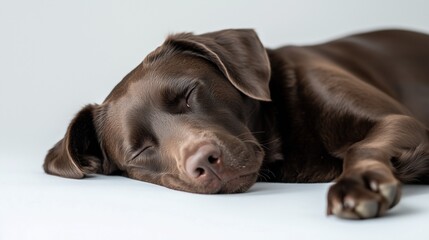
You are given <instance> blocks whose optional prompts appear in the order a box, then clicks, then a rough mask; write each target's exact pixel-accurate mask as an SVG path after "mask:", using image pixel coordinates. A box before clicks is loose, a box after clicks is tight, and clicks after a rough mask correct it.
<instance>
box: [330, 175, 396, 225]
mask: <svg viewBox="0 0 429 240" xmlns="http://www.w3.org/2000/svg"><path fill="white" fill-rule="evenodd" d="M400 196H401V185H400V183H399V181H398V180H396V179H395V178H394V177H393V176H391V177H390V176H389V177H385V176H383V174H379V173H377V172H366V173H363V174H361V176H359V177H357V176H354V177H343V178H341V179H340V180H339V181H338V182H337V183H335V184H334V185H333V186H331V188H330V189H329V192H328V215H331V214H334V215H336V216H338V217H341V218H348V219H366V218H374V217H378V216H381V215H383V214H385V213H386V211H387V210H388V209H390V208H392V207H393V206H395V205H396V204H397V203H398V202H399V199H400Z"/></svg>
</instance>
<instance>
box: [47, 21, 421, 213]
mask: <svg viewBox="0 0 429 240" xmlns="http://www.w3.org/2000/svg"><path fill="white" fill-rule="evenodd" d="M428 128H429V36H428V35H425V34H422V33H416V32H409V31H402V30H386V31H377V32H370V33H363V34H358V35H354V36H349V37H345V38H341V39H338V40H335V41H331V42H328V43H324V44H320V45H314V46H303V47H299V46H286V47H282V48H278V49H267V48H264V46H263V45H262V44H261V42H260V40H259V38H258V36H257V35H256V33H255V32H254V31H253V30H249V29H232V30H223V31H218V32H211V33H206V34H201V35H194V34H191V33H181V34H175V35H171V36H169V37H168V38H167V39H166V40H165V42H164V43H163V44H162V45H161V46H160V47H158V48H157V49H156V50H155V51H153V52H152V53H150V54H149V55H148V56H147V57H146V58H145V59H144V60H143V62H142V63H141V64H140V65H138V66H137V67H136V68H135V69H134V70H132V71H131V72H130V73H129V74H128V75H126V76H125V77H124V79H123V80H122V81H121V82H119V84H118V85H117V86H116V87H115V88H114V89H113V90H112V92H111V93H110V94H109V95H108V96H107V98H106V100H105V101H104V102H103V103H102V104H100V105H98V104H91V105H87V106H86V107H84V108H83V109H82V110H81V111H80V112H78V113H77V115H76V117H75V118H74V119H73V120H72V121H71V123H70V125H69V127H68V129H67V132H66V134H65V136H64V138H63V139H62V140H60V141H59V142H58V143H57V144H56V145H55V146H54V147H53V148H52V149H51V150H50V151H49V152H48V154H47V156H46V159H45V163H44V170H45V171H46V172H47V173H49V174H54V175H58V176H62V177H68V178H84V177H85V175H87V174H93V173H99V174H107V175H108V174H121V175H124V176H127V177H129V178H133V179H138V180H142V181H145V182H150V183H154V184H159V185H162V186H165V187H168V188H172V189H176V190H182V191H187V192H194V193H206V194H209V193H238V192H244V191H246V190H248V189H249V188H250V187H251V186H252V185H253V184H254V183H255V182H256V181H265V182H293V183H298V182H299V183H315V182H329V181H335V184H333V185H332V186H331V188H330V190H329V192H328V204H327V205H328V206H327V212H328V214H334V215H336V216H338V217H342V218H358V219H365V218H372V217H377V216H381V215H383V214H385V213H386V212H387V210H388V209H390V208H392V207H393V206H395V205H396V204H397V203H398V202H399V199H400V196H401V191H400V188H401V183H426V184H427V183H429V130H428Z"/></svg>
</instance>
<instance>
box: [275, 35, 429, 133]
mask: <svg viewBox="0 0 429 240" xmlns="http://www.w3.org/2000/svg"><path fill="white" fill-rule="evenodd" d="M275 51H276V52H277V53H278V54H277V56H283V57H285V58H286V59H287V62H289V63H290V64H292V65H293V67H295V68H296V69H299V70H300V71H311V70H314V69H321V68H322V69H332V68H335V71H337V72H338V71H340V72H343V73H344V74H345V75H348V76H349V77H352V78H357V79H359V80H360V81H365V82H367V83H369V84H371V85H372V86H375V87H376V88H378V89H379V90H381V91H382V92H384V93H386V94H388V95H389V96H391V97H392V98H394V99H395V100H397V101H399V102H401V103H402V104H403V105H404V106H405V107H406V108H407V109H408V110H410V111H411V112H412V114H413V115H414V116H415V117H416V118H417V119H419V120H420V121H421V122H423V123H424V124H425V125H426V126H427V127H429V77H428V76H429V35H426V34H422V33H417V32H411V31H404V30H382V31H376V32H369V33H363V34H357V35H353V36H349V37H345V38H341V39H339V40H335V41H331V42H328V43H325V44H320V45H314V46H308V47H293V46H292V47H284V48H280V49H277V50H275Z"/></svg>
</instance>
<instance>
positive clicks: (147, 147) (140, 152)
mask: <svg viewBox="0 0 429 240" xmlns="http://www.w3.org/2000/svg"><path fill="white" fill-rule="evenodd" d="M151 147H152V146H150V145H148V146H144V147H143V148H141V149H140V150H138V151H137V153H136V154H134V155H133V156H132V157H131V161H132V160H134V159H136V158H137V157H138V156H140V154H142V153H143V152H144V151H146V150H148V149H150V148H151Z"/></svg>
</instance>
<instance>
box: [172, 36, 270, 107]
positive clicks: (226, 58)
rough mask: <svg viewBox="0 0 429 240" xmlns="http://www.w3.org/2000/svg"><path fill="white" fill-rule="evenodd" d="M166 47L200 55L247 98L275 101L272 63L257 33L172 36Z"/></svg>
mask: <svg viewBox="0 0 429 240" xmlns="http://www.w3.org/2000/svg"><path fill="white" fill-rule="evenodd" d="M164 44H166V45H170V46H173V47H176V48H178V49H181V50H184V51H191V52H194V53H197V54H198V55H200V56H202V57H204V58H206V59H208V60H209V61H211V62H213V63H214V64H215V65H216V66H217V67H218V68H219V70H220V71H221V72H222V73H223V74H224V75H225V77H226V78H227V79H228V80H229V81H230V82H231V83H232V84H233V85H234V86H235V87H236V88H237V89H238V90H240V91H241V92H242V93H244V94H245V95H247V96H249V97H251V98H254V99H257V100H262V101H271V98H270V89H269V81H270V75H271V68H270V61H269V59H268V54H267V51H266V50H265V48H264V47H263V46H262V43H261V41H260V40H259V38H258V36H257V35H256V32H255V31H254V30H251V29H230V30H223V31H218V32H212V33H206V34H202V35H193V34H191V33H182V34H176V35H171V36H169V37H168V38H167V40H166V41H165V43H164Z"/></svg>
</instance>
